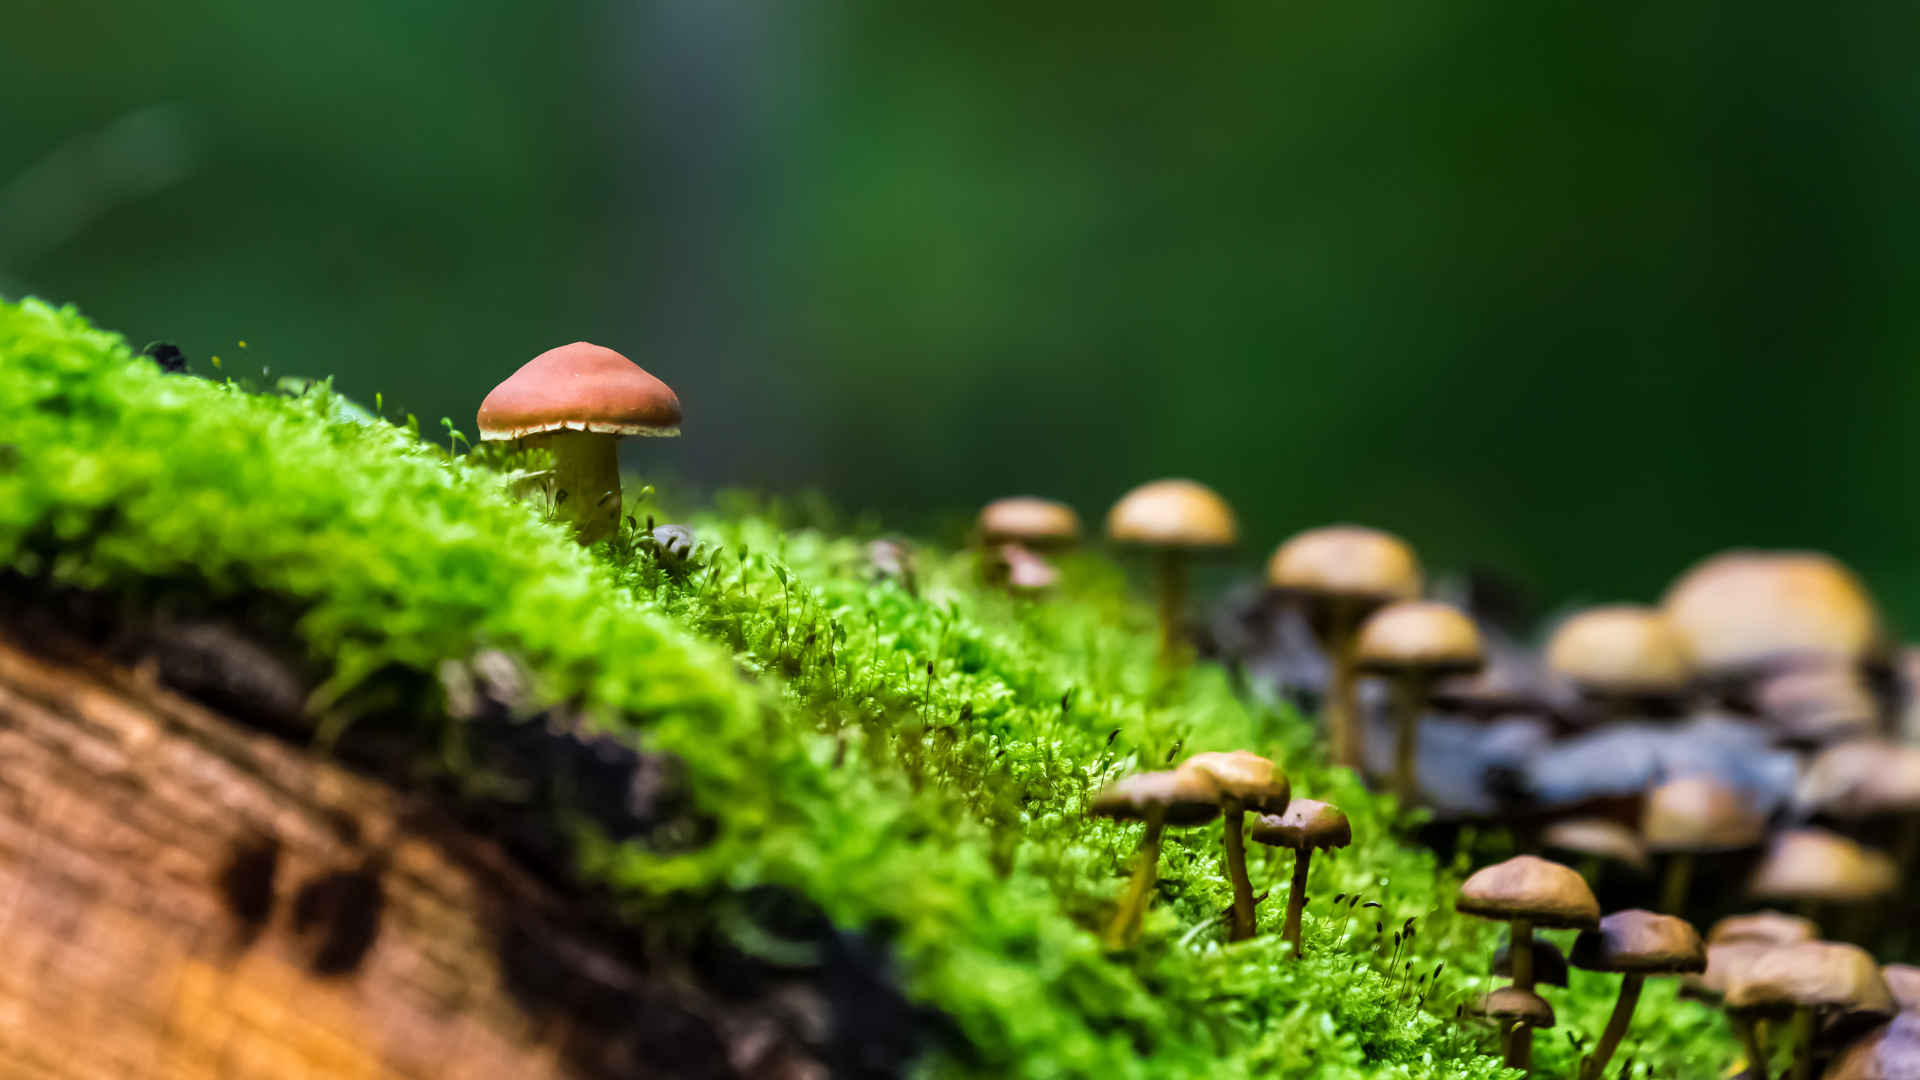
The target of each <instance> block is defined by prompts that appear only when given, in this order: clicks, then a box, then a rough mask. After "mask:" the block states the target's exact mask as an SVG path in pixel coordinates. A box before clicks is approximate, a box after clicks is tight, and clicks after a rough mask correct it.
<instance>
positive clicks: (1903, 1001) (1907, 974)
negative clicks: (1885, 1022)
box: [1880, 964, 1920, 1013]
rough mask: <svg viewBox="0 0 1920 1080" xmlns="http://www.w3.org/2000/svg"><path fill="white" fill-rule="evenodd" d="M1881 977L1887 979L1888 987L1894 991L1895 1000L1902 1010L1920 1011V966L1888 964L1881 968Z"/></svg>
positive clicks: (1908, 1011)
mask: <svg viewBox="0 0 1920 1080" xmlns="http://www.w3.org/2000/svg"><path fill="white" fill-rule="evenodd" d="M1880 977H1881V978H1883V979H1885V980H1887V989H1888V990H1891V991H1893V1002H1894V1004H1895V1005H1898V1006H1899V1007H1900V1011H1901V1012H1907V1013H1910V1012H1920V967H1914V966H1913V965H1912V964H1886V965H1883V966H1882V967H1881V968H1880Z"/></svg>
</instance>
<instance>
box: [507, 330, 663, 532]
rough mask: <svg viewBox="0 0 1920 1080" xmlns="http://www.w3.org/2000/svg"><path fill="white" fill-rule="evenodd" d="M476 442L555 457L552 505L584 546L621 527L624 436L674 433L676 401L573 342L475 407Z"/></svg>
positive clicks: (621, 361) (622, 364) (607, 352)
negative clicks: (509, 444)
mask: <svg viewBox="0 0 1920 1080" xmlns="http://www.w3.org/2000/svg"><path fill="white" fill-rule="evenodd" d="M476 423H477V424H478V425H479V428H480V437H481V438H482V439H489V440H517V441H518V442H519V444H520V445H521V446H524V447H531V448H538V449H545V450H548V451H550V452H551V453H552V454H553V472H554V476H553V500H554V506H555V510H556V512H557V513H558V514H559V516H560V518H561V519H562V520H565V521H568V522H571V523H572V525H573V530H574V538H575V539H577V540H578V541H579V542H580V543H581V544H582V545H592V544H595V543H598V542H599V541H601V540H604V539H606V537H607V536H608V535H610V534H611V533H612V532H613V531H614V530H615V529H616V528H618V526H619V521H620V455H619V451H618V444H619V440H620V437H621V436H623V435H678V434H680V399H679V398H677V397H675V396H674V393H673V391H672V390H671V389H669V388H668V387H667V384H666V383H663V382H661V381H660V380H659V379H656V378H654V377H653V376H652V375H649V374H647V373H646V372H645V371H643V370H641V368H640V366H639V365H637V364H635V363H634V362H633V361H631V360H629V359H627V358H626V357H624V356H621V355H620V354H619V353H617V352H614V351H613V350H612V349H607V348H602V347H601V346H599V345H589V344H587V343H586V342H584V341H576V342H574V343H573V344H572V345H563V346H561V347H560V348H557V349H549V350H547V351H546V352H543V353H541V354H540V355H539V356H536V357H534V358H533V359H531V360H529V361H527V362H526V363H525V364H523V365H521V367H520V370H518V371H516V372H514V373H513V374H512V375H510V376H508V377H507V380H506V381H505V382H503V383H501V384H500V385H499V386H496V387H494V388H493V391H492V392H491V393H489V394H488V395H487V397H486V400H485V401H483V402H481V403H480V412H479V415H478V417H477V418H476Z"/></svg>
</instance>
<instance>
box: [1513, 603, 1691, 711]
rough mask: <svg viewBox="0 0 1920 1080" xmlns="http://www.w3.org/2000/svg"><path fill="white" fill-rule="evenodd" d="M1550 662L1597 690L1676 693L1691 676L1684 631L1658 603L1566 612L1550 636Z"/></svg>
mask: <svg viewBox="0 0 1920 1080" xmlns="http://www.w3.org/2000/svg"><path fill="white" fill-rule="evenodd" d="M1547 667H1549V668H1551V669H1552V670H1553V671H1555V672H1556V673H1558V674H1561V675H1564V676H1566V677H1567V678H1569V679H1572V680H1573V681H1574V682H1575V683H1577V684H1578V685H1579V686H1580V687H1581V689H1583V690H1586V691H1588V692H1590V693H1599V694H1644V695H1651V694H1677V693H1680V692H1682V691H1684V690H1685V689H1686V688H1687V684H1688V683H1689V682H1690V681H1691V680H1692V678H1693V664H1692V662H1691V661H1690V660H1689V659H1688V658H1687V649H1686V645H1685V643H1684V642H1682V641H1681V640H1680V634H1679V632H1678V631H1676V630H1675V629H1674V628H1673V624H1672V623H1670V622H1668V621H1667V617H1666V616H1665V615H1664V614H1662V613H1661V611H1660V609H1659V608H1650V607H1642V606H1640V605H1638V604H1614V605H1610V606H1607V607H1596V608H1588V609H1587V610H1585V611H1582V612H1580V613H1579V614H1577V615H1574V616H1572V617H1571V618H1568V619H1567V620H1566V621H1565V622H1562V623H1561V624H1560V626H1559V627H1558V628H1557V629H1556V630H1554V632H1553V637H1552V638H1551V639H1549V640H1548V642H1547Z"/></svg>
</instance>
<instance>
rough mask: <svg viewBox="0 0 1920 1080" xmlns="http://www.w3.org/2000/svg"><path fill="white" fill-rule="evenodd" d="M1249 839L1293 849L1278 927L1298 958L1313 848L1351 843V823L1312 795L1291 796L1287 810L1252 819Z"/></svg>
mask: <svg viewBox="0 0 1920 1080" xmlns="http://www.w3.org/2000/svg"><path fill="white" fill-rule="evenodd" d="M1253 839H1254V840H1255V841H1257V842H1259V843H1262V844H1266V845H1267V846H1268V847H1281V848H1291V849H1292V850H1293V887H1292V888H1291V889H1290V890H1289V891H1288V892H1287V917H1286V921H1285V922H1283V923H1282V924H1281V927H1280V939H1281V940H1282V941H1285V942H1286V943H1287V944H1289V945H1291V946H1293V956H1294V959H1296V960H1297V959H1299V958H1300V913H1301V912H1302V911H1303V910H1304V909H1305V908H1306V906H1307V869H1308V867H1309V866H1310V865H1311V864H1312V861H1313V853H1314V851H1315V850H1316V849H1326V848H1343V847H1346V846H1347V845H1348V844H1351V843H1353V826H1352V825H1351V824H1349V823H1348V821H1347V815H1345V814H1343V813H1341V812H1340V808H1339V807H1337V806H1333V805H1332V804H1330V803H1323V802H1317V801H1315V800H1313V799H1295V800H1293V803H1292V805H1290V806H1288V807H1287V812H1286V813H1285V814H1282V815H1280V816H1278V817H1275V816H1273V815H1271V814H1267V815H1262V816H1260V817H1258V818H1255V819H1254V822H1253Z"/></svg>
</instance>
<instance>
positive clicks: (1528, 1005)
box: [1480, 986, 1553, 1045]
mask: <svg viewBox="0 0 1920 1080" xmlns="http://www.w3.org/2000/svg"><path fill="white" fill-rule="evenodd" d="M1480 1013H1481V1015H1483V1016H1486V1017H1488V1018H1489V1019H1492V1020H1494V1021H1495V1022H1496V1023H1498V1024H1499V1025H1500V1035H1501V1037H1502V1038H1503V1039H1504V1040H1506V1041H1507V1043H1508V1044H1509V1045H1511V1044H1512V1043H1513V1042H1515V1041H1518V1039H1519V1037H1520V1035H1521V1033H1522V1032H1525V1033H1526V1036H1527V1039H1528V1042H1529V1043H1531V1042H1532V1038H1533V1029H1534V1028H1550V1027H1552V1026H1553V1006H1552V1005H1549V1004H1548V1003H1547V999H1546V998H1543V997H1541V996H1540V995H1539V994H1536V993H1534V992H1533V991H1531V990H1522V989H1521V988H1520V987H1518V986H1503V987H1501V988H1500V989H1498V990H1495V991H1494V992H1493V993H1491V994H1488V995H1487V996H1486V997H1484V998H1481V999H1480Z"/></svg>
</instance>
